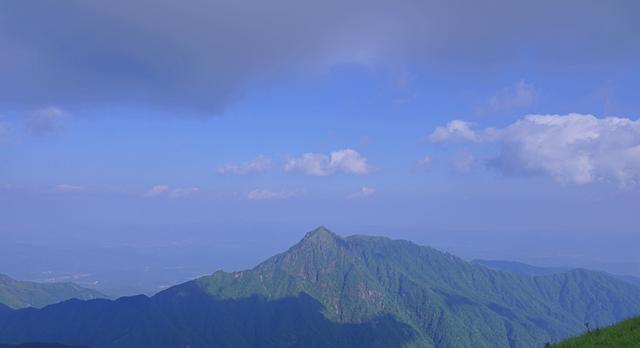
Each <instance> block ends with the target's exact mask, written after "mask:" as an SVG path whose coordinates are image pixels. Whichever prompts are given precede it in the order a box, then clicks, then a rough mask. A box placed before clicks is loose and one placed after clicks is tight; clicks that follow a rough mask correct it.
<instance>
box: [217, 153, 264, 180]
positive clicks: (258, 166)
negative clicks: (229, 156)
mask: <svg viewBox="0 0 640 348" xmlns="http://www.w3.org/2000/svg"><path fill="white" fill-rule="evenodd" d="M269 168H271V160H270V159H268V158H266V157H264V156H262V155H260V156H258V157H256V158H255V159H254V160H252V161H249V162H245V163H241V164H236V163H227V164H224V165H222V166H220V167H218V170H217V172H218V174H221V175H224V174H236V175H247V174H258V173H264V172H266V171H267V170H269Z"/></svg>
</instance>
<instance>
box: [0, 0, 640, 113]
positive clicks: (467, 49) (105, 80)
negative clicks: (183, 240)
mask: <svg viewBox="0 0 640 348" xmlns="http://www.w3.org/2000/svg"><path fill="white" fill-rule="evenodd" d="M151 8H152V9H153V11H150V10H149V9H151ZM637 12H638V4H637V2H636V1H633V0H630V1H621V2H615V4H612V3H610V2H607V1H590V0H588V1H585V0H567V1H562V2H559V3H554V6H549V4H548V3H547V2H537V1H530V2H526V3H523V2H513V1H506V0H505V1H497V2H495V3H493V4H492V5H491V6H488V5H487V4H484V3H482V2H478V1H472V0H463V1H461V2H460V1H454V2H448V1H416V0H397V1H369V0H353V1H347V2H345V1H338V0H327V1H299V0H273V1H208V0H193V1H189V2H187V3H185V2H176V1H170V0H153V1H152V0H112V1H69V2H64V3H61V2H60V1H57V0H43V1H39V2H38V6H37V7H34V6H33V5H31V4H30V3H29V2H28V1H24V0H5V1H2V11H0V52H2V58H1V59H0V76H2V77H3V78H2V80H0V95H2V96H3V97H4V99H5V100H11V101H13V102H16V103H24V104H28V105H31V106H33V105H41V104H42V103H49V102H51V100H54V101H56V102H57V103H60V104H61V105H69V104H71V103H81V104H91V103H93V104H107V105H109V104H113V103H130V102H134V103H148V104H151V105H153V106H159V107H162V108H166V107H173V108H177V109H197V110H204V111H206V112H208V113H216V112H221V111H223V109H224V108H225V106H226V105H227V104H228V103H229V102H232V101H234V100H235V99H236V98H237V97H238V96H239V95H241V94H242V93H243V92H244V91H245V90H246V89H247V88H250V87H251V86H252V85H253V84H254V83H255V82H256V81H260V80H263V79H269V78H273V77H274V76H277V75H282V74H285V73H287V72H290V71H292V70H294V71H296V72H313V71H318V70H319V69H325V68H327V67H329V66H331V65H335V64H341V63H345V62H346V63H357V64H364V65H375V66H376V67H378V66H383V67H384V66H390V67H392V68H395V67H396V66H400V67H401V68H402V67H403V66H404V65H405V64H406V65H410V66H411V67H415V66H417V67H418V69H421V68H422V69H439V68H440V69H442V68H445V67H446V68H448V69H449V70H450V69H451V67H452V66H453V67H460V68H461V69H463V70H465V71H486V70H489V69H487V66H490V67H491V68H494V69H491V70H492V71H494V70H495V68H496V66H506V67H508V66H512V64H510V63H514V62H521V61H522V58H523V54H522V47H526V48H527V52H536V64H537V65H536V66H542V67H544V66H549V65H551V66H554V67H557V66H562V64H566V63H571V64H573V65H574V66H585V67H587V68H589V67H590V66H593V65H596V64H597V65H599V66H603V65H606V64H616V65H620V64H624V63H627V62H632V63H633V64H635V60H634V58H635V57H637V56H638V52H639V51H640V49H639V47H640V44H639V43H638V40H635V38H636V36H637V33H638V32H639V24H638V21H637V20H636V18H635V17H634V16H633V15H631V14H634V13H637ZM43 14H46V15H43ZM327 23H331V25H327ZM460 23H464V25H460ZM593 23H599V25H597V26H594V25H593ZM469 28H473V29H472V30H469ZM79 32H81V33H82V35H77V33H79ZM576 33H579V35H576ZM425 62H428V63H425Z"/></svg>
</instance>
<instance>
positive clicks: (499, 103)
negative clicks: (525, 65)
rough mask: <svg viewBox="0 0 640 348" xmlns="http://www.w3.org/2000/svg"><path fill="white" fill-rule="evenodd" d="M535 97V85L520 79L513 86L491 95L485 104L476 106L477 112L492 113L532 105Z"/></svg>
mask: <svg viewBox="0 0 640 348" xmlns="http://www.w3.org/2000/svg"><path fill="white" fill-rule="evenodd" d="M535 99H536V90H535V87H534V86H533V85H532V84H529V83H527V82H525V81H524V80H520V81H518V82H517V83H516V84H515V85H514V86H512V87H509V88H505V89H504V90H503V91H501V92H500V93H499V94H497V95H494V96H493V97H491V98H490V99H489V101H487V103H486V104H484V105H481V106H480V107H479V108H478V112H480V113H494V112H500V111H509V110H513V109H516V108H524V107H527V106H530V105H532V104H533V103H534V102H535Z"/></svg>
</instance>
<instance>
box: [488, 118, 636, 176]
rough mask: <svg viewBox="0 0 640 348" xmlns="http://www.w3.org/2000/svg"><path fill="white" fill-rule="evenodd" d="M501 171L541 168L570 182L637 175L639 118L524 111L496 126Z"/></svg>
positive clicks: (498, 159)
mask: <svg viewBox="0 0 640 348" xmlns="http://www.w3.org/2000/svg"><path fill="white" fill-rule="evenodd" d="M498 135H499V141H500V142H501V144H502V152H501V154H500V156H499V157H498V158H497V159H496V160H495V161H493V164H494V165H495V166H496V167H498V168H500V169H501V170H503V171H505V172H525V173H543V174H547V175H550V176H551V177H553V178H554V179H556V180H558V181H560V182H565V183H575V184H586V183H591V182H596V181H599V182H614V183H617V184H618V185H620V186H622V187H631V186H634V185H636V184H638V182H639V180H640V120H636V121H633V120H630V119H627V118H619V117H606V118H596V117H595V116H593V115H582V114H569V115H564V116H562V115H530V116H527V117H525V118H524V119H521V120H519V121H517V122H515V123H513V124H511V125H509V126H507V127H506V128H504V129H501V130H499V132H498Z"/></svg>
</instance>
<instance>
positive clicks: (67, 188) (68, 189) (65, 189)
mask: <svg viewBox="0 0 640 348" xmlns="http://www.w3.org/2000/svg"><path fill="white" fill-rule="evenodd" d="M52 191H53V192H55V193H79V192H84V191H85V188H84V187H82V186H77V185H68V184H60V185H56V186H54V187H53V189H52Z"/></svg>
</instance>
